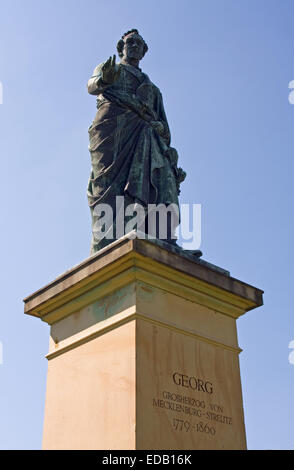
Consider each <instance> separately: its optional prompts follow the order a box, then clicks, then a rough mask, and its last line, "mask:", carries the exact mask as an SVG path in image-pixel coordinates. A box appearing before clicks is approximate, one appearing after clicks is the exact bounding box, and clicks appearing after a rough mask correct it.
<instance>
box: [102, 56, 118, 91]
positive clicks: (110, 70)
mask: <svg viewBox="0 0 294 470" xmlns="http://www.w3.org/2000/svg"><path fill="white" fill-rule="evenodd" d="M120 71H121V68H120V66H118V67H117V66H116V64H115V54H114V56H113V57H109V59H108V60H107V61H106V62H105V63H104V64H103V65H102V81H103V82H104V83H106V84H107V85H111V84H112V83H113V82H115V80H117V79H118V77H119V75H120Z"/></svg>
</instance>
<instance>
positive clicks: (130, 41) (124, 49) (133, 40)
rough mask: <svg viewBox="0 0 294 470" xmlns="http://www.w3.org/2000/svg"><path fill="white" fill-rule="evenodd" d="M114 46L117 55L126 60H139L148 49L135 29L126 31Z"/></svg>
mask: <svg viewBox="0 0 294 470" xmlns="http://www.w3.org/2000/svg"><path fill="white" fill-rule="evenodd" d="M116 47H117V52H118V55H119V57H120V58H121V59H123V60H124V61H126V62H129V61H140V60H141V59H142V58H143V57H144V55H145V54H146V52H147V51H148V46H147V44H146V42H145V41H144V39H143V38H142V36H140V34H139V31H138V30H137V29H131V30H130V31H127V32H126V33H125V34H124V35H123V36H122V38H121V39H120V40H119V41H118V43H117V46H116Z"/></svg>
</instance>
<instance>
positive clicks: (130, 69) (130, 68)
mask: <svg viewBox="0 0 294 470" xmlns="http://www.w3.org/2000/svg"><path fill="white" fill-rule="evenodd" d="M121 65H122V66H123V67H124V68H125V69H126V70H127V71H128V72H130V73H132V74H133V75H135V77H136V78H138V79H139V80H140V81H141V80H142V78H143V77H142V76H144V74H143V72H142V70H141V69H139V67H138V68H137V67H134V66H133V65H129V64H121Z"/></svg>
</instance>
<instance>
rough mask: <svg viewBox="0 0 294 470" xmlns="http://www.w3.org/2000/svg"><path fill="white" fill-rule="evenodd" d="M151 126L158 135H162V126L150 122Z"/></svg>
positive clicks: (158, 122) (157, 122)
mask: <svg viewBox="0 0 294 470" xmlns="http://www.w3.org/2000/svg"><path fill="white" fill-rule="evenodd" d="M150 124H151V126H152V127H153V128H154V129H155V130H156V131H157V132H158V134H159V135H163V134H164V125H163V124H162V122H160V121H151V122H150Z"/></svg>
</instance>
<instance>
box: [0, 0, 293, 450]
mask: <svg viewBox="0 0 294 470" xmlns="http://www.w3.org/2000/svg"><path fill="white" fill-rule="evenodd" d="M0 8H1V10H0V38H1V40H0V81H1V82H2V84H3V104H1V105H0V155H1V185H0V201H1V218H2V224H1V228H2V230H1V233H0V250H1V258H0V259H1V270H0V276H1V307H2V308H1V315H0V341H1V342H2V344H3V364H2V365H0V397H1V400H0V417H1V419H0V448H4V449H38V448H40V447H41V439H42V427H43V412H44V401H45V388H46V373H47V363H46V359H45V358H44V356H45V354H46V352H47V349H48V338H49V327H48V325H47V324H45V323H42V322H40V321H39V320H37V319H35V318H32V317H27V316H25V315H24V314H23V303H22V299H23V297H25V296H26V295H28V294H30V293H32V292H33V291H35V290H36V289H38V288H40V287H42V286H43V285H45V284H47V283H48V282H49V281H51V280H52V279H53V278H55V277H56V276H57V275H59V274H61V273H62V272H64V271H65V270H66V269H69V268H70V267H72V266H73V265H75V264H76V263H78V262H80V261H82V260H83V259H85V258H86V257H87V256H88V254H89V246H90V213H89V210H88V206H87V199H86V186H87V180H88V176H89V172H90V156H89V153H88V149H87V148H88V134H87V129H88V126H89V125H90V124H91V121H92V119H93V118H94V115H95V98H94V97H92V96H90V95H88V94H87V90H86V83H87V80H88V78H89V77H90V76H91V74H92V71H93V69H94V68H95V66H96V65H97V64H98V63H100V62H102V61H104V60H105V59H107V58H108V57H109V55H111V54H113V53H115V52H116V50H115V46H116V42H117V40H118V39H119V38H120V36H121V35H122V34H123V33H124V32H125V31H126V30H128V29H130V28H133V27H136V28H138V29H139V31H140V32H141V34H142V35H143V36H144V38H145V40H146V41H147V43H148V45H149V51H148V53H147V55H146V56H145V57H144V59H143V61H142V63H141V66H142V69H143V71H144V72H146V73H147V74H148V75H149V77H150V78H151V80H152V81H153V82H154V83H155V84H156V85H157V86H159V87H160V89H161V91H162V93H163V98H164V103H165V108H166V113H167V116H168V120H169V123H170V127H171V132H172V145H173V146H174V147H176V148H177V150H178V153H179V160H180V165H181V166H182V167H183V168H184V169H185V170H186V171H187V179H186V181H185V183H184V184H183V185H182V192H181V202H182V203H190V204H192V203H200V204H202V245H201V249H202V251H203V253H204V259H206V260H207V261H210V262H212V263H214V264H217V265H219V266H222V267H224V268H226V269H228V270H229V271H230V272H231V274H232V276H234V277H236V278H239V279H241V280H243V281H245V282H248V283H249V284H252V285H255V286H257V287H259V288H261V289H264V291H265V295H264V303H265V305H264V306H263V307H261V308H259V309H257V310H253V311H251V312H249V313H248V314H247V315H245V316H244V317H242V318H241V319H239V321H238V335H239V343H240V347H241V348H242V349H243V352H242V353H241V355H240V365H241V375H242V385H243V398H244V409H245V419H246V431H247V440H248V447H249V448H250V449H293V448H294V435H293V425H292V424H293V422H294V406H293V387H294V365H291V364H290V363H289V361H288V355H289V353H290V350H289V349H288V344H289V342H290V341H291V340H293V339H294V322H293V299H292V294H293V261H294V260H293V246H292V244H293V238H294V233H293V232H294V224H293V203H294V200H293V199H294V198H293V175H294V171H293V170H294V164H293V144H294V142H293V135H294V106H293V105H291V104H290V103H289V101H288V94H289V91H290V90H288V83H289V82H290V81H291V80H294V62H293V44H294V29H293V14H294V3H293V1H291V0H283V2H281V1H278V0H258V1H256V0H182V1H181V2H180V1H179V0H177V1H174V0H156V1H155V0H149V1H148V2H138V1H133V0H124V1H121V0H96V1H94V0H88V1H87V2H84V1H82V0H50V1H47V0H9V1H8V0H1V3H0Z"/></svg>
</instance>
